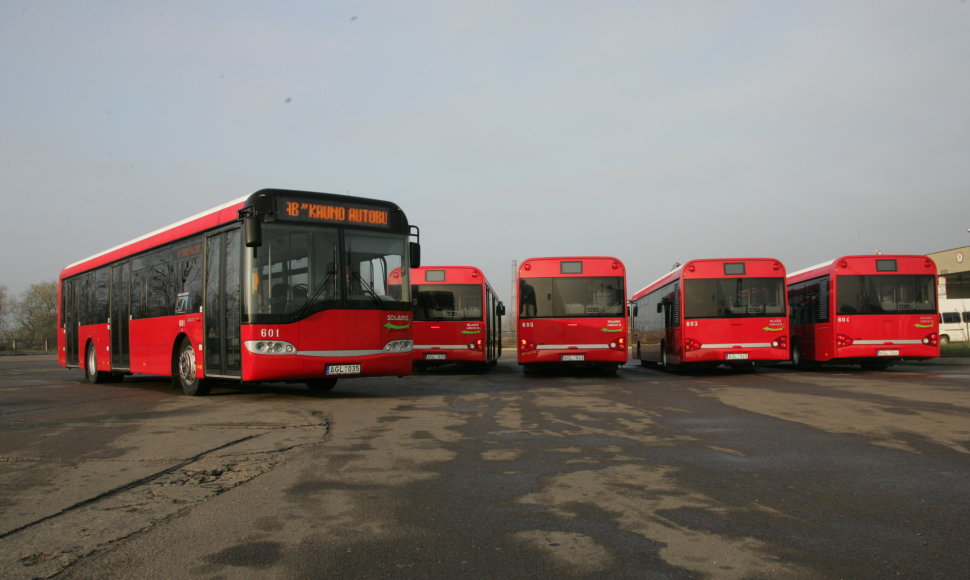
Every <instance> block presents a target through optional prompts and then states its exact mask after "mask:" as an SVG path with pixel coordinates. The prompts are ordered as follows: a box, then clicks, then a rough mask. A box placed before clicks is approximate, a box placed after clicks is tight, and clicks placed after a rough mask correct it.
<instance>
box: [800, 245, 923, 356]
mask: <svg viewBox="0 0 970 580" xmlns="http://www.w3.org/2000/svg"><path fill="white" fill-rule="evenodd" d="M936 283H937V281H936V265H935V264H934V263H933V260H931V259H930V258H928V257H926V256H913V255H871V256H844V257H842V258H838V259H835V260H832V261H831V262H826V263H824V264H819V265H818V266H814V267H812V268H808V269H805V270H801V271H799V272H795V273H793V274H792V275H790V276H789V277H788V295H789V301H790V302H791V320H792V326H793V335H792V362H793V363H794V364H795V366H802V365H803V364H804V363H809V362H811V363H826V362H842V363H858V364H861V365H862V366H863V367H866V368H887V367H889V366H890V365H892V364H895V363H898V362H900V361H902V360H903V359H907V358H908V359H916V360H919V359H926V358H932V357H937V356H939V355H940V346H939V314H938V312H937V295H936Z"/></svg>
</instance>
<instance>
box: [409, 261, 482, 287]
mask: <svg viewBox="0 0 970 580" xmlns="http://www.w3.org/2000/svg"><path fill="white" fill-rule="evenodd" d="M433 270H437V271H444V274H445V276H444V280H428V279H427V273H428V272H429V271H433ZM483 283H484V284H485V285H486V286H489V287H491V285H490V284H489V283H488V279H487V278H486V277H485V273H484V272H482V271H481V270H480V269H478V268H476V267H475V266H421V267H420V268H411V284H483Z"/></svg>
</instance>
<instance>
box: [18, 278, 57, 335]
mask: <svg viewBox="0 0 970 580" xmlns="http://www.w3.org/2000/svg"><path fill="white" fill-rule="evenodd" d="M14 319H15V320H16V322H17V324H18V325H19V328H18V329H17V330H16V333H17V334H18V335H19V336H20V337H21V338H23V339H26V340H28V341H30V343H31V344H32V346H34V347H35V348H41V347H44V346H45V345H47V346H48V347H50V343H51V342H53V341H54V339H55V338H56V337H57V282H41V283H39V284H33V285H31V286H30V288H28V289H27V291H26V292H24V293H23V297H22V298H21V299H20V302H19V303H18V304H17V309H16V312H15V313H14Z"/></svg>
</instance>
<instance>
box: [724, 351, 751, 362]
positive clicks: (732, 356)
mask: <svg viewBox="0 0 970 580" xmlns="http://www.w3.org/2000/svg"><path fill="white" fill-rule="evenodd" d="M724 358H725V360H748V353H746V352H729V353H727V354H726V355H724Z"/></svg>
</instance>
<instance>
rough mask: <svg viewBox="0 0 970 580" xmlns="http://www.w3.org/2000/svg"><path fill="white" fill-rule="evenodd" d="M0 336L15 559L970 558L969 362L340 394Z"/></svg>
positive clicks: (580, 565) (50, 570) (392, 381)
mask: <svg viewBox="0 0 970 580" xmlns="http://www.w3.org/2000/svg"><path fill="white" fill-rule="evenodd" d="M79 377H80V373H79V372H78V371H67V370H64V369H60V368H59V367H57V366H56V365H55V364H54V362H53V360H52V359H50V358H49V357H5V358H0V433H2V437H0V577H3V578H5V579H6V578H34V577H50V576H54V575H57V577H58V578H102V577H106V576H112V577H118V576H123V577H126V578H149V577H151V578H158V577H172V578H229V577H247V578H251V577H259V578H320V577H354V578H384V577H388V576H394V577H410V578H430V577H435V578H437V577H446V576H461V577H466V578H467V577H471V578H494V577H499V576H502V577H508V578H544V577H549V578H552V577H556V578H561V577H603V578H626V577H629V578H643V577H659V578H695V577H716V578H722V577H723V578H757V577H769V576H770V577H799V578H844V577H880V578H881V577H887V576H897V575H898V576H903V577H911V578H912V577H920V578H928V577H945V578H953V577H961V576H963V575H964V574H965V571H966V570H967V569H970V555H968V551H967V549H966V546H968V545H970V526H967V524H966V517H967V514H968V513H970V499H968V493H967V492H968V491H970V483H968V481H970V381H968V379H970V366H966V365H964V364H962V363H961V364H945V363H944V361H938V362H936V363H930V364H928V363H920V364H918V365H907V366H902V367H897V368H894V369H891V370H889V371H885V372H861V371H857V370H855V369H849V368H832V369H824V370H819V371H813V372H794V371H791V370H788V369H785V368H769V369H763V370H761V371H759V372H757V373H731V372H708V373H704V374H697V375H690V374H666V373H662V372H658V371H656V370H653V369H644V368H641V367H639V366H633V365H628V366H627V367H624V368H622V369H621V370H620V371H619V373H618V375H617V376H616V377H603V376H597V375H585V376H583V375H580V376H572V375H568V374H560V375H556V374H551V375H528V376H524V375H523V374H522V373H521V371H520V370H519V369H518V367H517V366H516V365H515V364H514V360H513V361H509V360H504V361H503V362H501V363H500V364H499V366H498V367H497V368H496V369H495V370H493V372H491V373H488V374H472V375H464V374H459V373H455V372H451V371H442V372H429V373H425V374H421V375H415V376H412V377H406V378H402V379H398V378H381V379H358V380H354V381H346V382H343V383H341V384H339V385H338V387H337V389H336V390H335V391H333V392H331V393H328V394H322V395H320V394H311V393H309V392H307V391H305V390H303V389H302V388H299V387H296V386H293V387H290V386H287V385H268V386H263V387H259V388H246V389H231V388H219V389H216V390H215V392H214V395H213V396H211V397H204V398H192V397H185V396H181V395H179V394H178V393H177V392H176V391H174V390H173V389H171V388H170V387H169V386H168V385H167V384H166V383H165V382H164V381H161V380H158V379H151V378H148V379H145V378H141V379H134V380H131V379H129V380H126V381H125V382H124V383H121V384H111V385H84V384H80V383H79V382H78V378H79Z"/></svg>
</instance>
